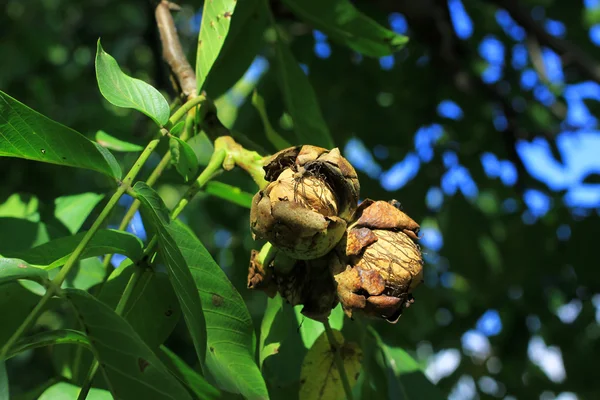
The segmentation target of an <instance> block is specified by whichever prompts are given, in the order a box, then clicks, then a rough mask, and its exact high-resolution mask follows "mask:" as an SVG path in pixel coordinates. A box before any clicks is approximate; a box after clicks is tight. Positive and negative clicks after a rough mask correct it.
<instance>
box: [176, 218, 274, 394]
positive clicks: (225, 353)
mask: <svg viewBox="0 0 600 400" xmlns="http://www.w3.org/2000/svg"><path fill="white" fill-rule="evenodd" d="M172 234H173V238H174V239H175V240H176V242H177V243H178V244H179V248H180V249H181V253H182V254H183V257H184V258H185V261H186V262H187V265H188V267H189V269H190V271H191V272H192V276H193V278H194V282H195V283H196V288H197V290H198V293H199V294H200V297H201V298H202V305H203V310H204V316H205V318H206V333H207V340H208V342H207V345H208V349H209V351H208V352H207V364H208V368H209V371H210V372H211V374H212V375H213V376H214V377H215V379H216V380H217V383H218V385H219V386H220V387H221V388H223V389H224V390H227V391H229V392H234V393H240V394H242V395H243V396H244V397H245V398H247V399H267V398H268V397H269V395H268V392H267V388H266V385H265V381H264V379H263V377H262V375H261V373H260V370H259V369H258V366H257V365H256V359H255V354H254V351H255V346H256V339H255V335H254V326H253V324H252V318H251V317H250V313H249V312H248V309H247V308H246V305H245V303H244V300H243V299H242V296H240V294H239V293H238V292H237V290H236V289H235V287H234V286H233V285H232V284H231V282H230V281H229V279H227V276H226V275H225V273H224V272H223V271H222V270H221V268H220V267H219V266H218V265H217V263H216V262H215V261H214V260H213V258H212V257H211V255H210V253H209V252H208V251H207V250H206V248H205V247H204V245H203V244H202V242H200V240H199V239H198V238H197V237H196V236H195V235H194V234H193V233H192V232H191V231H190V229H189V228H188V227H187V226H185V225H184V224H183V223H181V222H180V221H174V222H173V223H172Z"/></svg>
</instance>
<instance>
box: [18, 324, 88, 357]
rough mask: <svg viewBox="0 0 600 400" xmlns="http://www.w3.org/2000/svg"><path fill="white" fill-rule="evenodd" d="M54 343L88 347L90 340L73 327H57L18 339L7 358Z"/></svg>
mask: <svg viewBox="0 0 600 400" xmlns="http://www.w3.org/2000/svg"><path fill="white" fill-rule="evenodd" d="M56 344H76V345H78V346H84V347H87V348H90V341H89V340H88V338H87V336H85V334H84V333H83V332H79V331H76V330H74V329H57V330H52V331H44V332H40V333H36V334H35V335H31V336H28V337H26V338H23V339H21V340H19V341H18V342H17V343H16V344H15V345H14V347H13V348H12V349H11V351H10V353H9V356H8V357H9V358H10V357H13V356H15V355H17V354H19V353H22V352H24V351H26V350H31V349H37V348H39V347H46V346H53V345H56Z"/></svg>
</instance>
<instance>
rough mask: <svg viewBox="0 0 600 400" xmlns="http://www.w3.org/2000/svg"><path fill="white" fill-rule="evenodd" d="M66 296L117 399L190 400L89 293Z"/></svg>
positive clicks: (138, 340)
mask: <svg viewBox="0 0 600 400" xmlns="http://www.w3.org/2000/svg"><path fill="white" fill-rule="evenodd" d="M64 292H65V295H66V297H67V299H68V300H69V301H70V302H71V303H72V304H73V308H74V310H75V312H76V314H77V315H78V318H79V320H80V322H81V324H82V325H83V326H84V327H85V331H86V334H87V336H88V337H89V339H90V343H91V345H92V351H93V352H94V355H95V356H96V357H97V359H98V361H99V362H100V368H99V369H100V371H102V373H103V375H104V377H105V378H106V380H107V382H108V383H109V387H110V390H111V392H112V394H113V396H114V397H116V398H148V399H151V398H162V399H174V400H179V399H190V396H189V394H188V392H187V391H186V390H185V389H184V388H183V387H182V386H181V384H180V383H179V382H178V381H177V380H176V379H175V378H174V377H172V376H171V375H170V374H169V372H168V370H167V368H166V367H165V366H164V365H163V364H162V362H161V361H160V360H159V359H158V357H157V356H156V355H155V354H154V353H153V352H152V350H150V348H149V347H148V345H146V344H145V343H144V341H143V340H142V339H141V338H140V336H139V335H138V334H137V332H136V331H135V330H134V329H133V328H132V327H131V325H129V323H128V322H127V321H125V320H124V319H123V318H121V317H120V316H118V315H117V314H116V313H115V312H114V311H113V310H112V309H111V308H110V307H108V306H107V305H105V304H104V303H102V302H101V301H99V300H97V299H95V298H94V297H92V296H91V295H89V294H87V293H86V292H83V291H81V290H78V289H65V290H64Z"/></svg>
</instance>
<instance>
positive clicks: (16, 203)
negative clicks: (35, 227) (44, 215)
mask: <svg viewBox="0 0 600 400" xmlns="http://www.w3.org/2000/svg"><path fill="white" fill-rule="evenodd" d="M39 203H40V202H39V200H38V198H37V197H35V196H31V195H27V194H21V193H13V194H11V195H10V196H8V199H6V201H5V202H4V203H2V204H0V217H14V218H22V219H26V220H29V221H33V222H37V221H39V219H40V215H39V213H38V206H39Z"/></svg>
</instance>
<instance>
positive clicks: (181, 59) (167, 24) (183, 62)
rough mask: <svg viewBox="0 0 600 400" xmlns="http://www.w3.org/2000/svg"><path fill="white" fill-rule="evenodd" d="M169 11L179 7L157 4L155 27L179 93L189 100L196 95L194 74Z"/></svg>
mask: <svg viewBox="0 0 600 400" xmlns="http://www.w3.org/2000/svg"><path fill="white" fill-rule="evenodd" d="M171 10H179V6H178V5H177V4H175V3H171V2H169V1H166V0H162V1H161V2H160V3H158V5H157V6H156V10H155V16H156V25H157V26H158V31H159V33H160V41H161V42H162V48H163V58H164V59H165V61H166V62H167V64H169V67H171V71H172V72H173V74H174V75H175V78H176V79H177V83H178V84H179V87H180V88H181V92H182V93H183V94H184V95H185V96H186V97H187V98H188V99H191V98H192V97H195V96H196V94H197V93H196V74H195V73H194V70H193V68H192V66H191V65H190V63H189V62H188V60H187V57H186V56H185V54H184V52H183V48H182V47H181V42H180V41H179V36H178V35H177V29H176V28H175V22H174V21H173V17H172V16H171Z"/></svg>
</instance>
